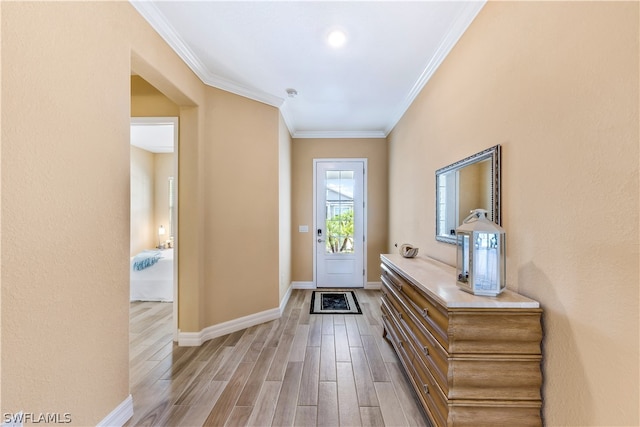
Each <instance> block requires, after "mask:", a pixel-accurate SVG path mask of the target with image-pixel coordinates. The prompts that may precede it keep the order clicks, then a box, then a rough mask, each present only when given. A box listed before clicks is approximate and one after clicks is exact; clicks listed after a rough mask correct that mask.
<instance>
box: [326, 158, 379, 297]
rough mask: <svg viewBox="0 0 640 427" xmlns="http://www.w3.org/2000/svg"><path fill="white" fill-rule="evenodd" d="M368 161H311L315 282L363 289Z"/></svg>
mask: <svg viewBox="0 0 640 427" xmlns="http://www.w3.org/2000/svg"><path fill="white" fill-rule="evenodd" d="M366 169H367V159H314V160H313V170H314V174H313V176H314V180H313V196H314V197H313V202H314V209H313V212H314V219H313V223H314V228H313V230H314V258H313V261H314V273H313V274H314V283H315V287H316V288H363V287H364V284H365V278H366V277H367V276H366V262H365V260H366V259H367V258H366V257H367V249H366V232H365V231H366V229H367V215H366V195H367V191H366V190H367V189H366V179H365V177H366Z"/></svg>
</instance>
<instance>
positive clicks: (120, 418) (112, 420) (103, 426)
mask: <svg viewBox="0 0 640 427" xmlns="http://www.w3.org/2000/svg"><path fill="white" fill-rule="evenodd" d="M131 417H133V397H131V395H129V396H127V398H126V399H125V400H124V401H122V403H121V404H119V405H118V406H117V407H116V409H114V410H113V411H111V413H110V414H109V415H107V416H106V417H105V419H103V420H102V421H100V422H99V423H98V426H97V427H114V426H117V427H122V426H123V425H125V423H126V422H127V421H129V420H130V419H131Z"/></svg>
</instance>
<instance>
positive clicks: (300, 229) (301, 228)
mask: <svg viewBox="0 0 640 427" xmlns="http://www.w3.org/2000/svg"><path fill="white" fill-rule="evenodd" d="M298 232H300V233H308V232H309V226H308V225H299V226H298Z"/></svg>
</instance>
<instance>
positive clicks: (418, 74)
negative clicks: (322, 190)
mask: <svg viewBox="0 0 640 427" xmlns="http://www.w3.org/2000/svg"><path fill="white" fill-rule="evenodd" d="M131 3H132V4H133V6H134V7H135V8H136V9H137V10H138V11H139V13H140V14H141V15H142V16H143V17H144V18H145V19H146V20H147V21H148V22H149V23H150V24H151V26H152V27H153V28H154V29H155V30H156V31H157V32H158V33H159V34H160V35H161V36H162V37H163V38H164V39H165V41H166V42H167V43H168V44H169V45H170V46H171V47H172V48H173V49H174V50H175V52H176V53H177V54H178V55H179V56H180V57H181V58H182V60H184V61H185V63H186V64H187V65H188V66H189V67H190V68H191V69H192V70H193V72H194V73H195V74H196V75H197V76H198V77H199V78H200V79H201V80H202V81H203V82H204V83H206V84H208V85H210V86H214V87H217V88H220V89H223V90H226V91H229V92H232V93H236V94H238V95H242V96H245V97H248V98H251V99H254V100H257V101H260V102H263V103H266V104H268V105H272V106H275V107H278V108H279V109H280V111H281V112H282V115H283V117H284V120H285V122H286V124H287V127H288V128H289V131H290V132H291V134H292V136H293V137H295V138H313V137H320V138H326V137H385V136H386V135H387V134H388V133H389V132H390V131H391V129H393V127H394V126H395V125H396V123H397V122H398V120H399V119H400V118H401V117H402V115H403V114H404V112H405V111H406V109H407V108H408V107H409V105H410V104H411V102H413V100H414V98H415V97H416V96H417V95H418V93H419V92H420V90H421V89H422V88H423V86H424V85H425V84H426V82H427V81H428V80H429V78H430V77H431V76H432V75H433V74H434V72H435V71H436V69H437V68H438V66H439V65H440V64H441V63H442V61H443V60H444V58H445V57H446V55H447V54H448V53H449V51H450V50H451V48H452V47H453V46H454V45H455V43H456V42H457V41H458V39H459V38H460V36H461V35H462V33H464V31H465V30H466V29H467V27H468V26H469V24H470V23H471V21H473V19H474V18H475V16H476V15H477V14H478V12H479V11H480V9H482V7H483V6H484V1H406V2H405V1H269V0H266V1H265V0H263V1H157V0H153V1H134V0H132V1H131ZM334 29H340V30H342V31H343V32H344V33H345V34H346V38H347V39H346V42H345V44H344V45H343V46H342V47H340V48H333V47H331V46H329V45H328V44H327V43H326V37H327V35H328V34H329V32H330V31H332V30H334ZM287 89H295V91H296V92H297V95H296V96H294V97H290V96H288V94H287Z"/></svg>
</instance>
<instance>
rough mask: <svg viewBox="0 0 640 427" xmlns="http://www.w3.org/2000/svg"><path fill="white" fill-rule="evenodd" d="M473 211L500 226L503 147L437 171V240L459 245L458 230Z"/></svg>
mask: <svg viewBox="0 0 640 427" xmlns="http://www.w3.org/2000/svg"><path fill="white" fill-rule="evenodd" d="M473 209H485V210H486V211H487V212H489V213H488V214H487V216H488V217H489V219H490V220H491V221H493V222H495V223H497V224H498V225H501V224H500V145H496V146H494V147H491V148H488V149H486V150H484V151H481V152H479V153H476V154H474V155H472V156H469V157H467V158H465V159H462V160H460V161H458V162H455V163H453V164H451V165H449V166H445V167H443V168H440V169H438V170H437V171H436V240H438V241H440V242H445V243H453V244H455V243H456V228H458V226H459V225H461V224H462V221H463V220H464V219H465V218H466V217H467V216H468V215H469V213H470V212H471V211H472V210H473Z"/></svg>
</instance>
